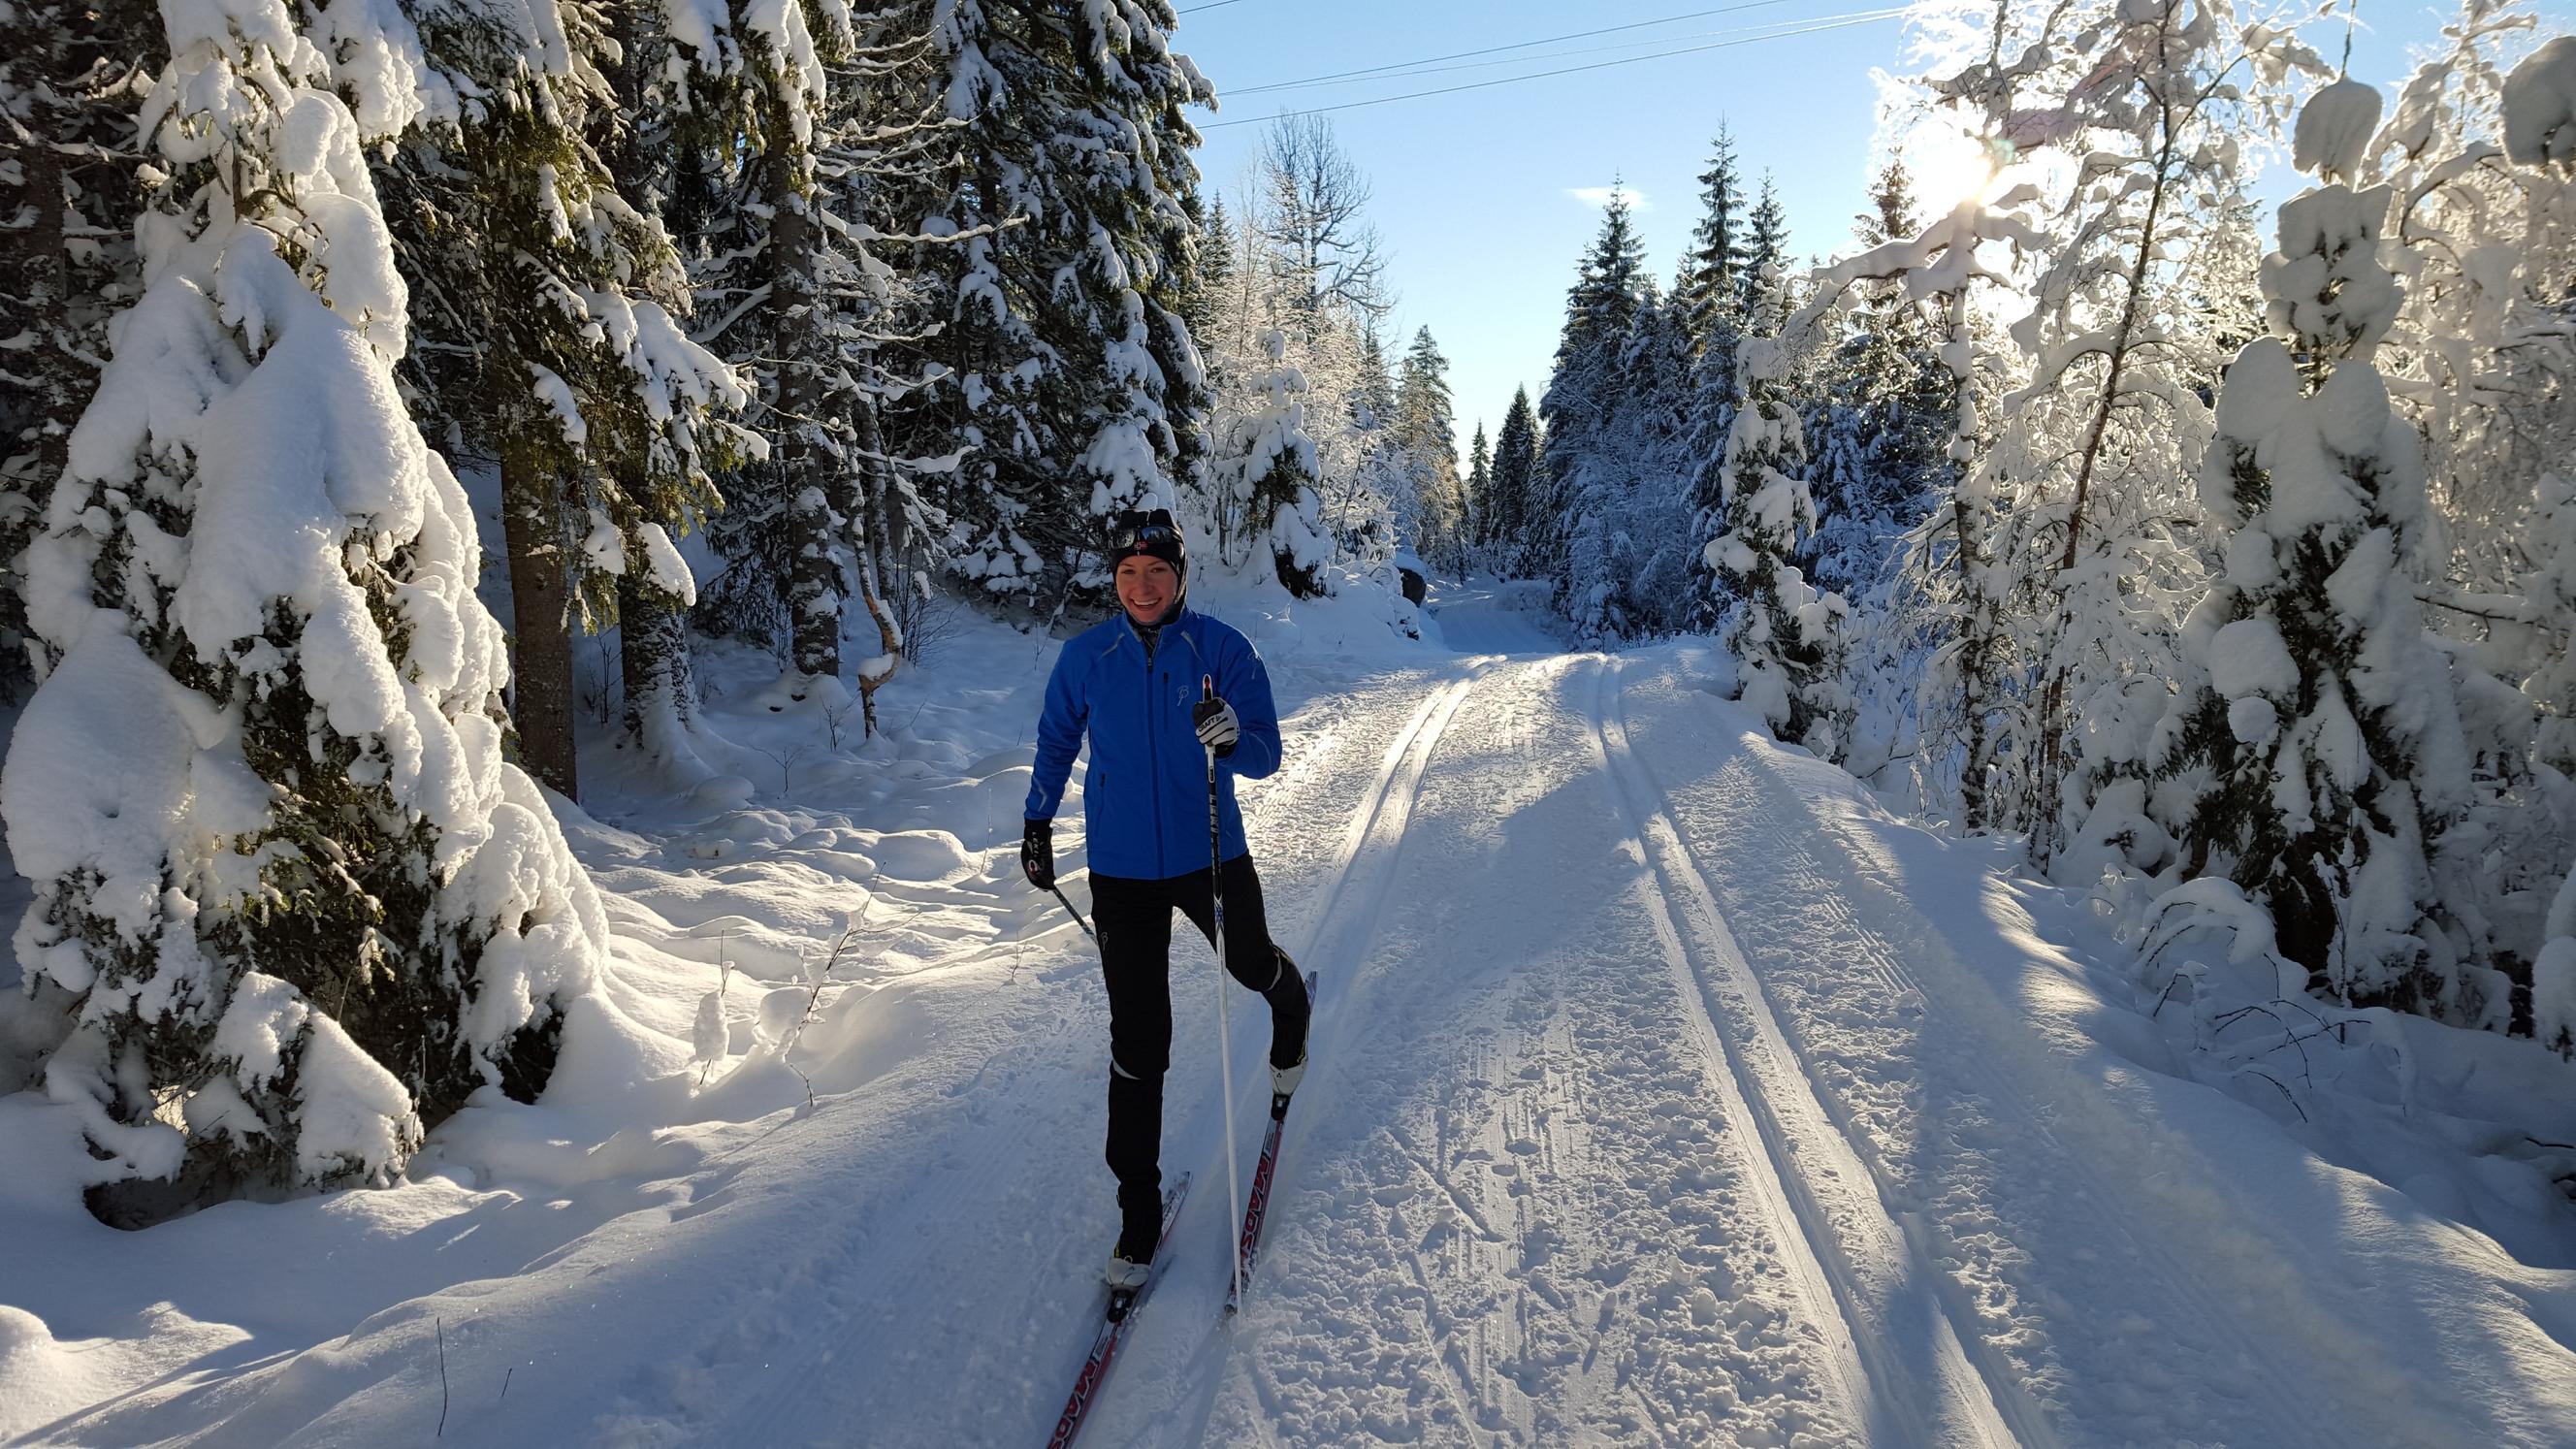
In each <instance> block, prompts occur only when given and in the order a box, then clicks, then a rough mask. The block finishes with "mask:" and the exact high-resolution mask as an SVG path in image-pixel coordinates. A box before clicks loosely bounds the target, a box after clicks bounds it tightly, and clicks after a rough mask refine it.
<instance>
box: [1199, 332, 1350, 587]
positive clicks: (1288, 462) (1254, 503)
mask: <svg viewBox="0 0 2576 1449" xmlns="http://www.w3.org/2000/svg"><path fill="white" fill-rule="evenodd" d="M1257 345H1258V346H1259V347H1260V350H1261V358H1260V362H1259V363H1258V364H1257V365H1255V366H1254V367H1253V368H1252V369H1251V372H1250V375H1249V376H1248V377H1247V378H1246V379H1245V381H1244V390H1245V394H1246V401H1245V402H1244V403H1243V405H1242V406H1241V408H1240V410H1238V411H1230V412H1228V413H1227V414H1226V415H1225V416H1224V417H1223V418H1222V419H1221V423H1220V426H1221V428H1222V431H1221V432H1220V434H1219V436H1218V440H1217V445H1216V458H1215V461H1214V463H1213V465H1212V466H1211V468H1210V469H1209V472H1210V474H1211V475H1212V479H1213V482H1214V484H1215V486H1216V488H1217V490H1218V493H1219V497H1220V500H1221V506H1222V507H1223V508H1225V509H1226V510H1228V511H1229V512H1232V513H1235V514H1237V515H1238V516H1240V517H1242V518H1244V519H1245V520H1246V522H1247V526H1248V527H1249V529H1250V531H1251V535H1252V537H1254V538H1256V539H1260V540H1263V541H1265V542H1266V543H1267V545H1268V546H1267V548H1266V549H1265V550H1264V552H1265V553H1266V554H1267V556H1268V558H1269V560H1270V564H1271V567H1272V569H1273V571H1274V572H1276V573H1277V574H1278V577H1279V582H1280V583H1281V584H1282V585H1283V586H1285V587H1286V588H1287V590H1288V592H1289V593H1291V594H1294V595H1296V596H1297V597H1299V598H1301V599H1303V598H1313V597H1314V596H1316V595H1317V594H1320V593H1323V592H1324V591H1325V585H1324V565H1325V564H1326V563H1327V562H1328V561H1329V560H1330V559H1331V557H1332V549H1331V544H1330V542H1329V541H1328V540H1327V539H1326V538H1325V537H1324V534H1323V530H1322V528H1321V526H1320V525H1319V523H1318V520H1317V504H1316V501H1315V476H1316V465H1315V440H1314V438H1313V436H1312V435H1310V434H1309V433H1308V432H1307V431H1306V402H1305V398H1306V391H1307V387H1306V375H1305V374H1304V373H1302V372H1299V371H1298V370H1297V369H1296V368H1294V367H1292V366H1290V365H1289V364H1288V361H1287V356H1288V337H1287V334H1286V333H1284V332H1282V331H1280V330H1279V329H1278V328H1276V327H1273V328H1271V329H1269V330H1267V331H1265V332H1263V333H1262V334H1261V336H1260V338H1259V339H1258V344H1257Z"/></svg>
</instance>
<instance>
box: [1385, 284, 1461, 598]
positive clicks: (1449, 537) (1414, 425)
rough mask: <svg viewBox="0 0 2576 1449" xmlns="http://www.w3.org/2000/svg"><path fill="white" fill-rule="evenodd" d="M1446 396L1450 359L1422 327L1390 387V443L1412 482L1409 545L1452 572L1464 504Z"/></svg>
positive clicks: (1453, 423) (1457, 563) (1458, 560)
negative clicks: (1392, 403) (1392, 415)
mask: <svg viewBox="0 0 2576 1449" xmlns="http://www.w3.org/2000/svg"><path fill="white" fill-rule="evenodd" d="M1455 411H1456V409H1455V405H1454V404H1453V403H1452V402H1451V401H1450V397H1449V359H1448V358H1446V357H1443V356H1441V355H1440V345H1439V344H1438V343H1437V342H1434V341H1433V340H1432V338H1431V329H1430V328H1428V327H1423V328H1419V329H1417V330H1416V331H1415V332H1414V334H1413V345H1412V346H1411V347H1409V348H1407V349H1405V354H1404V365H1403V370H1402V373H1401V375H1400V377H1399V378H1398V380H1397V382H1396V387H1395V442H1396V446H1397V447H1399V448H1401V449H1402V450H1403V452H1404V455H1405V469H1406V471H1407V473H1408V474H1409V475H1410V476H1411V479H1412V485H1413V486H1412V494H1413V508H1414V514H1413V518H1412V520H1411V521H1412V524H1413V535H1414V545H1415V547H1416V548H1417V549H1419V550H1420V552H1421V554H1422V558H1423V561H1424V562H1426V563H1429V564H1431V565H1433V566H1434V567H1446V568H1447V569H1449V570H1450V572H1452V573H1462V572H1464V571H1465V569H1466V553H1465V549H1466V538H1465V535H1464V532H1463V529H1462V524H1463V522H1464V519H1465V515H1466V502H1465V498H1464V496H1463V495H1462V494H1461V492H1460V490H1459V486H1458V431H1457V422H1456V420H1455V417H1454V413H1455Z"/></svg>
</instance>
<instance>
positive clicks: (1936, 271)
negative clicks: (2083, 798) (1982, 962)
mask: <svg viewBox="0 0 2576 1449" xmlns="http://www.w3.org/2000/svg"><path fill="white" fill-rule="evenodd" d="M1988 151H1989V155H1990V156H1994V155H1998V154H2000V152H1999V151H1998V149H1997V148H1995V147H1994V146H1992V145H1990V146H1989V148H1988ZM2032 195H2033V193H2032V191H2031V189H2030V188H2028V187H2017V188H2015V189H2014V190H2012V191H2011V192H2009V193H2007V194H2006V195H2004V196H2001V197H1997V198H1992V199H1989V198H1988V197H1986V196H1985V195H1984V190H1983V188H1980V190H1979V191H1978V192H1977V193H1975V194H1972V195H1970V196H1968V197H1966V198H1964V199H1962V200H1961V201H1960V202H1959V203H1958V205H1956V206H1954V207H1953V208H1951V210H1950V211H1949V213H1948V214H1946V215H1944V216H1942V217H1939V218H1938V219H1936V220H1934V221H1932V222H1931V223H1930V224H1929V225H1927V226H1925V227H1924V228H1923V230H1922V231H1920V232H1918V233H1916V234H1915V235H1913V236H1908V237H1899V238H1897V239H1894V240H1891V241H1888V242H1886V243H1884V244H1882V245H1879V246H1875V247H1872V248H1870V249H1869V250H1867V251H1864V252H1860V253H1857V254H1855V255H1852V256H1848V257H1844V258H1841V259H1839V260H1837V261H1835V262H1834V263H1832V264H1831V265H1829V266H1826V267H1823V268H1819V269H1818V270H1817V271H1816V272H1815V274H1814V277H1813V281H1814V283H1815V292H1814V294H1813V295H1812V296H1811V297H1810V298H1809V300H1808V301H1807V303H1806V305H1804V306H1803V307H1801V308H1800V309H1799V310H1798V312H1797V313H1796V314H1795V315H1794V316H1792V317H1791V318H1790V319H1789V322H1788V324H1787V325H1786V327H1785V328H1784V329H1783V331H1784V333H1785V334H1786V335H1788V336H1791V337H1799V336H1803V335H1805V334H1806V333H1807V332H1809V331H1810V330H1811V329H1815V328H1818V327H1819V326H1821V325H1822V323H1823V320H1824V319H1825V318H1827V317H1828V316H1830V315H1832V314H1833V313H1835V312H1837V311H1840V310H1842V309H1846V308H1848V307H1849V306H1850V305H1851V304H1852V302H1853V300H1854V298H1855V296H1856V295H1858V294H1857V293H1856V290H1855V289H1857V288H1861V287H1864V286H1866V285H1868V284H1871V283H1880V284H1889V283H1892V284H1897V285H1898V286H1900V287H1901V289H1902V294H1903V296H1904V297H1905V298H1906V299H1908V300H1909V301H1912V302H1916V303H1920V304H1925V305H1930V306H1934V307H1936V308H1937V309H1938V311H1939V312H1940V314H1941V318H1942V320H1941V323H1940V325H1939V327H1938V329H1937V332H1936V335H1937V336H1938V337H1939V338H1940V346H1939V350H1938V352H1937V354H1936V355H1937V357H1938V358H1939V361H1940V364H1941V370H1942V374H1943V378H1944V383H1943V385H1944V386H1945V387H1946V388H1947V390H1948V395H1949V399H1950V401H1949V408H1948V417H1947V419H1946V421H1945V423H1944V425H1943V436H1944V437H1945V439H1946V444H1945V447H1944V453H1945V457H1946V461H1947V462H1948V464H1949V466H1950V470H1951V472H1952V474H1953V475H1954V476H1955V477H1956V478H1957V482H1956V484H1955V485H1954V486H1953V487H1951V488H1950V489H1949V490H1948V493H1947V495H1946V496H1944V497H1942V498H1940V499H1938V500H1936V502H1935V505H1934V507H1933V508H1932V510H1931V511H1930V513H1929V514H1927V515H1926V517H1925V518H1924V520H1923V522H1922V523H1921V524H1920V525H1919V526H1917V527H1916V528H1915V530H1914V531H1913V532H1912V533H1910V534H1908V535H1907V536H1906V537H1905V539H1904V542H1903V544H1902V545H1901V548H1900V551H1899V558H1900V561H1901V562H1900V570H1901V574H1902V577H1904V578H1905V579H1906V580H1907V588H1906V589H1905V590H1904V591H1903V592H1902V593H1900V594H1899V595H1898V596H1896V597H1895V598H1894V599H1892V600H1891V608H1892V610H1893V612H1894V615H1895V617H1894V618H1893V619H1891V620H1889V621H1886V623H1885V624H1884V626H1883V627H1885V628H1886V629H1888V630H1891V631H1892V632H1894V633H1895V634H1896V635H1898V636H1900V637H1902V638H1904V639H1906V640H1908V641H1920V642H1921V643H1922V644H1923V645H1924V646H1926V647H1927V648H1928V651H1929V652H1928V654H1927V655H1926V657H1925V660H1924V665H1923V672H1922V678H1921V681H1920V684H1919V686H1917V687H1915V688H1913V689H1911V690H1907V691H1902V692H1903V693H1904V694H1905V695H1906V697H1905V698H1902V699H1900V700H1896V701H1893V702H1889V701H1878V703H1879V704H1881V705H1883V706H1885V707H1884V708H1881V709H1877V710H1874V711H1873V713H1874V714H1877V715H1879V716H1881V717H1886V716H1888V715H1893V716H1895V717H1897V718H1898V719H1900V720H1902V719H1911V720H1912V721H1913V722H1914V724H1913V732H1914V733H1915V734H1917V735H1918V736H1919V738H1920V740H1921V741H1922V743H1923V745H1925V746H1928V748H1918V749H1917V750H1916V751H1915V754H1916V757H1917V760H1918V764H1917V771H1918V774H1919V776H1921V777H1922V778H1923V779H1924V780H1925V781H1926V782H1927V786H1928V787H1929V788H1932V789H1935V790H1937V789H1938V788H1939V782H1940V781H1941V780H1942V778H1943V777H1944V776H1945V775H1946V773H1947V772H1948V771H1950V770H1952V769H1955V770H1956V771H1957V778H1958V786H1957V790H1958V804H1959V810H1960V817H1961V823H1962V824H1963V825H1964V826H1965V827H1966V828H1967V829H1970V830H1983V829H1986V828H1988V825H1989V820H1988V813H1989V812H1988V808H1987V781H1988V779H1989V778H1990V776H1991V775H1992V774H1993V772H1994V765H1995V757H1996V753H1997V747H1998V743H1999V741H2001V740H2004V739H2007V738H2009V733H2008V730H2007V728H2006V727H2005V726H2006V722H2007V721H2008V720H2009V718H2010V712H2011V711H2012V710H2013V709H2014V708H2015V707H2016V704H2017V701H2015V700H2013V699H2011V698H2010V697H2008V696H2006V695H2004V694H2003V693H2002V691H2000V690H1997V689H1996V688H1995V687H1994V681H1996V680H1997V679H1999V678H2003V677H2007V676H2008V673H2009V667H2010V663H2011V657H2010V650H2011V646H2012V641H2011V639H2010V638H2009V637H2008V636H2007V635H2006V634H2005V633H2004V631H2003V630H2002V628H2001V627H2000V626H2001V620H2002V617H2003V614H2004V605H2005V603H2006V601H2007V600H2008V599H2009V597H2010V595H2011V592H2012V588H2013V584H2012V582H2011V580H2010V579H2009V578H2008V577H2007V576H2005V575H2004V574H2003V572H2002V571H2001V570H2000V569H1998V568H1997V567H1996V562H1995V553H1994V539H1995V535H1996V533H1997V530H1998V527H1999V521H2000V519H1999V511H1998V507H1997V498H1998V496H1999V494H2000V492H2001V491H2002V480H2001V479H2000V478H1999V477H1998V476H1997V475H1996V474H1995V472H1994V471H1993V470H1992V469H1990V468H1987V467H1983V466H1978V465H1977V460H1978V458H1979V454H1980V449H1981V447H1982V446H1983V445H1984V444H1985V443H1986V442H1987V441H1989V440H1990V433H1989V430H1988V427H1987V419H1986V408H1985V406H1984V402H1983V400H1984V399H1986V398H1989V397H1991V396H1992V394H1993V393H1994V391H1995V389H1996V384H1997V380H1998V375H1999V372H2000V368H1999V365H1998V361H1997V358H1996V356H1995V349H1994V348H1993V347H1992V346H1991V344H1990V343H1987V344H1986V345H1981V340H1982V339H1983V333H1982V331H1981V328H1982V321H1983V318H1982V313H1981V312H1980V311H1979V309H1978V308H1977V306H1976V305H1975V301H1974V298H1973V296H1972V293H1973V291H1974V289H1975V288H1976V287H1977V286H1978V284H1980V283H1983V284H1986V285H1987V286H1989V287H1991V288H1997V289H2000V288H2003V287H2008V286H2009V285H2010V284H2011V277H2010V275H2009V274H2008V273H2007V272H2006V271H2001V270H1997V268H1998V267H2000V266H2007V265H2009V263H2008V262H2007V260H2006V257H2005V252H2006V250H2007V249H2009V251H2010V252H2011V253H2013V254H2016V255H2018V254H2020V253H2023V252H2025V251H2026V250H2028V249H2029V248H2031V247H2033V246H2034V245H2035V244H2036V243H2037V242H2038V240H2039V237H2040V233H2039V230H2038V228H2037V227H2036V226H2035V225H2034V224H2033V223H2032V222H2031V220H2030V219H2029V217H2028V216H2026V215H2025V214H2024V213H2023V210H2022V208H2023V207H2024V206H2026V205H2027V204H2028V203H2029V202H2030V200H2031V197H2032ZM1987 253H1992V254H1993V255H1992V256H1988V255H1986V254H1987ZM1881 743H1884V742H1881Z"/></svg>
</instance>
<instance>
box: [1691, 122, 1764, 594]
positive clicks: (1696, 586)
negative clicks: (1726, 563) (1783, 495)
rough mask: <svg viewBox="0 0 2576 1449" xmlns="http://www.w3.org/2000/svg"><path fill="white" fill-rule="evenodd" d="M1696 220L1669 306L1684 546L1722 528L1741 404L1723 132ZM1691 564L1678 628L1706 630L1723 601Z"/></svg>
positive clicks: (1708, 572)
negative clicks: (1687, 528)
mask: <svg viewBox="0 0 2576 1449" xmlns="http://www.w3.org/2000/svg"><path fill="white" fill-rule="evenodd" d="M1699 183H1700V206H1701V212H1700V219H1699V225H1698V226H1697V228H1696V229H1695V230H1694V231H1693V232H1692V233H1691V246H1690V251H1689V252H1688V253H1687V254H1686V255H1685V256H1684V258H1683V264H1682V266H1683V270H1682V276H1681V278H1680V280H1679V282H1678V283H1677V284H1676V286H1675V289H1674V292H1675V299H1676V301H1677V303H1678V304H1679V305H1680V307H1681V311H1682V319H1683V325H1684V326H1685V327H1686V328H1688V330H1689V333H1690V340H1691V370H1690V374H1689V378H1688V385H1689V389H1690V399H1689V419H1688V420H1689V429H1690V431H1689V434H1688V446H1687V448H1686V452H1685V456H1684V459H1683V466H1684V468H1685V469H1686V473H1685V478H1686V481H1687V484H1688V489H1689V498H1690V507H1691V520H1692V521H1691V538H1692V541H1693V542H1694V543H1695V544H1704V543H1705V542H1706V541H1707V540H1710V539H1713V538H1715V537H1716V536H1717V535H1718V533H1719V532H1721V531H1722V530H1723V529H1724V527H1725V523H1724V515H1725V499H1726V487H1727V484H1726V463H1725V449H1726V437H1727V434H1728V432H1729V431H1730V430H1731V429H1732V428H1733V427H1734V426H1735V413H1736V409H1737V408H1738V407H1740V406H1741V405H1742V399H1741V397H1740V396H1739V395H1738V394H1737V392H1736V384H1737V373H1738V369H1737V367H1736V347H1737V344H1738V342H1739V341H1740V340H1741V339H1742V338H1743V336H1744V333H1745V317H1746V315H1747V314H1746V308H1745V302H1744V299H1745V281H1746V278H1747V276H1748V272H1747V270H1746V268H1747V267H1748V266H1749V265H1750V262H1751V257H1752V249H1751V245H1750V238H1749V235H1748V228H1749V225H1750V222H1749V218H1748V216H1747V212H1748V210H1749V207H1748V203H1747V201H1746V199H1745V195H1744V181H1743V177H1742V176H1741V175H1740V174H1739V173H1738V171H1737V169H1736V159H1735V140H1734V137H1733V136H1732V135H1731V134H1729V132H1728V131H1727V129H1726V128H1725V127H1723V126H1720V127H1719V128H1718V132H1717V140H1716V142H1715V143H1714V145H1713V146H1712V148H1711V152H1710V156H1709V165H1708V169H1707V170H1706V171H1703V172H1701V173H1700V178H1699ZM1689 554H1690V557H1691V558H1692V560H1693V561H1694V565H1693V566H1694V572H1693V574H1692V578H1691V583H1690V586H1689V588H1688V589H1687V590H1686V591H1685V598H1686V599H1687V600H1688V601H1689V602H1688V609H1687V612H1686V614H1685V616H1684V618H1683V620H1682V622H1683V625H1684V627H1687V628H1692V629H1701V630H1706V629H1711V628H1714V627H1716V625H1717V621H1718V619H1719V617H1720V615H1721V614H1723V612H1724V611H1725V596H1724V592H1723V588H1722V586H1721V585H1720V583H1719V581H1718V578H1717V575H1716V573H1715V572H1714V571H1713V570H1712V569H1711V568H1710V566H1709V565H1708V564H1707V562H1706V557H1707V555H1706V550H1705V549H1704V548H1701V547H1693V548H1691V549H1690V550H1689Z"/></svg>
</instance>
